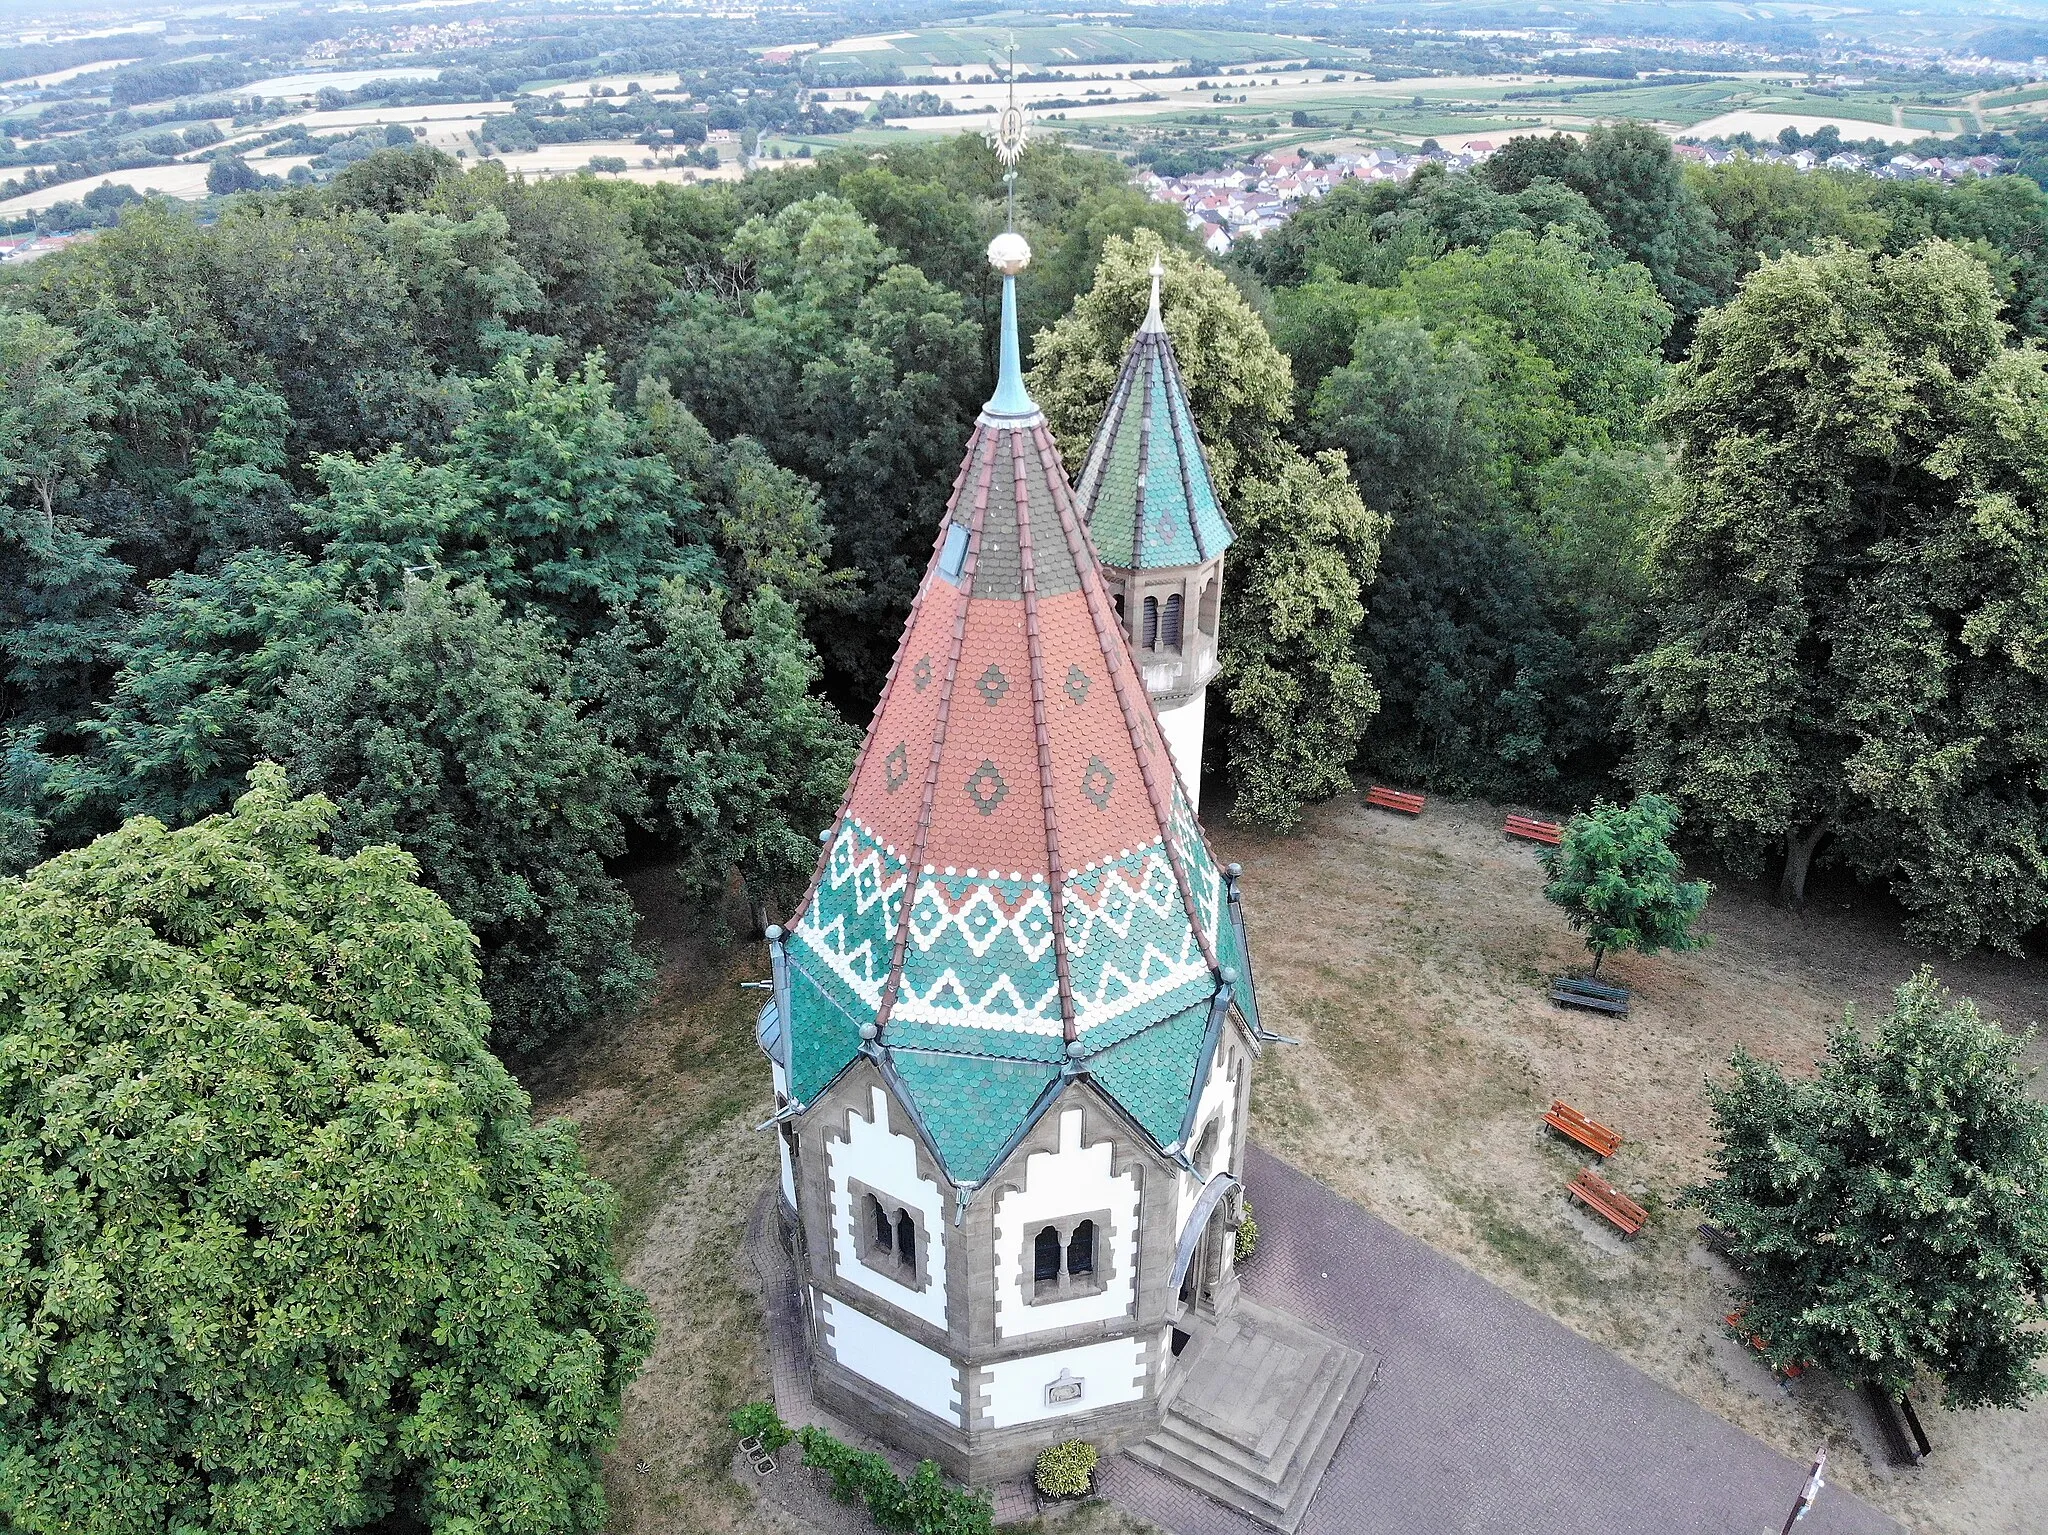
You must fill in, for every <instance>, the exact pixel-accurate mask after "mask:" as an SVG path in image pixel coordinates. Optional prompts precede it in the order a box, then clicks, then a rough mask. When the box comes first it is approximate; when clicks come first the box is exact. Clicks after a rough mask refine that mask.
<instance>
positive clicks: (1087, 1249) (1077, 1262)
mask: <svg viewBox="0 0 2048 1535" xmlns="http://www.w3.org/2000/svg"><path fill="white" fill-rule="evenodd" d="M1067 1272H1068V1273H1069V1274H1073V1275H1075V1276H1077V1277H1078V1276H1079V1275H1082V1274H1092V1273H1094V1272H1095V1222H1093V1221H1083V1222H1081V1224H1080V1225H1078V1226H1076V1227H1075V1228H1074V1235H1073V1236H1072V1238H1071V1239H1069V1241H1068V1242H1067Z"/></svg>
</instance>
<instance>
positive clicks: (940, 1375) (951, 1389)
mask: <svg viewBox="0 0 2048 1535" xmlns="http://www.w3.org/2000/svg"><path fill="white" fill-rule="evenodd" d="M818 1306H819V1312H820V1315H821V1316H822V1317H823V1319H824V1322H825V1326H826V1328H827V1329H828V1336H829V1337H830V1340H831V1344H832V1357H833V1358H834V1359H836V1360H838V1361H839V1362H840V1363H841V1364H842V1365H844V1366H846V1368H847V1369H849V1370H851V1371H853V1373H854V1374H856V1375H858V1376H860V1377H861V1378H862V1379H863V1380H869V1381H873V1382H874V1383H875V1384H876V1385H878V1386H880V1387H881V1388H882V1389H883V1390H884V1391H886V1392H888V1393H889V1394H890V1395H891V1396H897V1397H901V1398H902V1399H903V1400H904V1401H906V1402H909V1403H910V1404H911V1405H912V1406H914V1407H922V1408H923V1409H924V1410H925V1411H926V1412H928V1413H930V1414H931V1415H932V1416H933V1417H935V1418H944V1419H945V1420H946V1421H947V1422H948V1423H958V1422H959V1421H960V1367H959V1366H958V1365H956V1364H954V1363H953V1361H952V1360H950V1359H948V1358H947V1357H946V1356H945V1355H944V1354H941V1353H939V1352H938V1351H937V1350H936V1349H929V1348H926V1347H925V1346H924V1345H923V1344H922V1343H919V1342H918V1341H917V1340H916V1339H915V1338H906V1337H904V1336H903V1334H902V1333H900V1332H898V1331H896V1330H895V1329H894V1328H893V1327H885V1326H883V1325H882V1324H881V1323H880V1322H877V1321H876V1320H875V1319H874V1318H873V1317H871V1316H869V1315H868V1314H867V1313H866V1312H864V1311H856V1310H854V1308H853V1307H851V1306H849V1305H847V1304H845V1303H844V1302H843V1301H836V1300H834V1299H833V1298H832V1297H831V1296H829V1295H820V1296H819V1297H818Z"/></svg>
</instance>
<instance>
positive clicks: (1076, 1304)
mask: <svg viewBox="0 0 2048 1535" xmlns="http://www.w3.org/2000/svg"><path fill="white" fill-rule="evenodd" d="M1081 1119H1082V1111H1081V1110H1080V1109H1078V1108H1071V1109H1066V1110H1063V1111H1062V1112H1061V1114H1060V1121H1059V1129H1060V1141H1059V1148H1058V1150H1056V1151H1040V1152H1034V1153H1033V1154H1032V1155H1030V1156H1028V1157H1026V1158H1025V1159H1024V1186H1023V1187H1022V1188H1020V1189H1012V1190H1010V1191H1009V1192H1008V1193H1006V1194H1004V1195H1003V1196H1002V1197H1001V1198H1000V1199H998V1200H997V1201H996V1214H995V1244H996V1332H997V1334H998V1335H999V1336H1001V1337H1005V1338H1014V1337H1019V1336H1022V1335H1024V1334H1027V1333H1034V1332H1046V1331H1049V1330H1050V1329H1052V1328H1055V1327H1071V1326H1072V1325H1073V1324H1075V1323H1076V1322H1101V1321H1107V1320H1108V1319H1110V1318H1112V1317H1120V1316H1122V1315H1124V1314H1125V1313H1126V1312H1127V1311H1129V1310H1130V1309H1131V1306H1132V1303H1133V1302H1134V1301H1135V1300H1136V1299H1137V1293H1138V1292H1137V1274H1138V1180H1137V1179H1136V1178H1134V1177H1132V1176H1131V1174H1129V1173H1128V1172H1125V1173H1118V1172H1115V1171H1113V1168H1114V1156H1115V1151H1116V1145H1115V1143H1114V1142H1113V1141H1108V1140H1099V1141H1097V1142H1095V1144H1094V1145H1092V1146H1083V1145H1082V1144H1081ZM1097 1210H1107V1211H1108V1212H1109V1228H1108V1230H1106V1231H1102V1232H1098V1233H1097V1235H1096V1244H1097V1246H1096V1255H1095V1262H1096V1266H1097V1268H1098V1269H1102V1268H1104V1267H1105V1266H1106V1268H1107V1272H1108V1275H1109V1283H1108V1284H1107V1285H1105V1286H1104V1287H1103V1289H1102V1291H1101V1293H1100V1294H1096V1295H1083V1296H1078V1297H1076V1298H1075V1299H1073V1300H1063V1301H1051V1302H1048V1303H1046V1304H1044V1305H1032V1304H1030V1303H1029V1302H1027V1301H1026V1300H1025V1298H1024V1289H1025V1286H1026V1284H1028V1283H1029V1280H1028V1279H1027V1278H1026V1277H1025V1274H1026V1270H1025V1265H1026V1264H1027V1263H1028V1262H1029V1261H1030V1259H1031V1250H1032V1249H1031V1244H1032V1240H1033V1238H1035V1237H1036V1236H1037V1234H1038V1231H1039V1228H1040V1227H1042V1226H1044V1225H1046V1224H1047V1223H1048V1222H1052V1221H1059V1220H1064V1219H1066V1218H1067V1217H1069V1216H1075V1215H1087V1214H1090V1213H1092V1212H1094V1211H1097ZM1054 1373H1055V1374H1057V1373H1058V1372H1057V1371H1055V1372H1054Z"/></svg>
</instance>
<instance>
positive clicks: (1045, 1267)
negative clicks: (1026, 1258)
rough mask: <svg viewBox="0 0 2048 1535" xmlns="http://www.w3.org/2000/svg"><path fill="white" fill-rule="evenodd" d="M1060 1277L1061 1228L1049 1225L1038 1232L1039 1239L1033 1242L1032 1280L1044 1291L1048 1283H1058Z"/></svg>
mask: <svg viewBox="0 0 2048 1535" xmlns="http://www.w3.org/2000/svg"><path fill="white" fill-rule="evenodd" d="M1059 1278H1060V1233H1059V1228H1058V1227H1057V1226H1047V1227H1046V1228H1045V1229H1044V1230H1043V1231H1041V1232H1039V1233H1038V1240H1037V1241H1035V1242H1034V1243H1032V1254H1031V1280H1032V1283H1033V1284H1035V1285H1037V1286H1038V1287H1039V1289H1040V1290H1041V1291H1042V1290H1043V1289H1044V1288H1045V1286H1046V1285H1048V1284H1058V1283H1059Z"/></svg>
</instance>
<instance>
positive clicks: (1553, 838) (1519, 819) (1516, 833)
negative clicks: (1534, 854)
mask: <svg viewBox="0 0 2048 1535" xmlns="http://www.w3.org/2000/svg"><path fill="white" fill-rule="evenodd" d="M1501 830H1502V831H1504V832H1506V833H1507V834H1508V835H1509V836H1510V837H1521V838H1522V839H1524V840H1525V841H1529V842H1547V843H1549V844H1550V845H1551V846H1552V847H1556V846H1557V845H1558V843H1559V842H1560V841H1562V840H1563V838H1564V830H1563V828H1561V827H1560V826H1559V825H1558V824H1557V822H1555V821H1535V820H1531V819H1530V818H1529V817H1528V816H1525V815H1511V816H1509V817H1508V824H1507V825H1505V826H1503V827H1502V828H1501Z"/></svg>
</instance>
